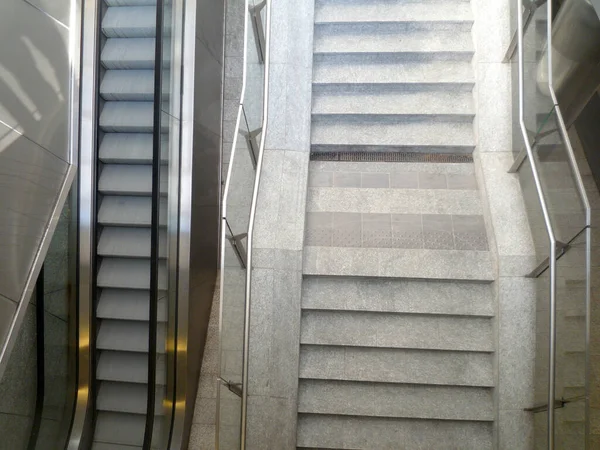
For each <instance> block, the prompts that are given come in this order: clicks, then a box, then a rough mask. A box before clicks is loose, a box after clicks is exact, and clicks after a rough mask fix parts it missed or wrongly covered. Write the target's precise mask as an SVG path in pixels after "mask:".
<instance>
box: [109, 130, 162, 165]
mask: <svg viewBox="0 0 600 450" xmlns="http://www.w3.org/2000/svg"><path fill="white" fill-rule="evenodd" d="M168 139H169V137H168V136H167V135H166V134H163V135H162V136H161V143H160V150H161V162H162V163H163V164H166V163H167V161H168V157H169V155H168V149H169V147H168V144H169V143H168ZM152 151H153V149H152V134H150V133H107V134H105V135H104V137H103V138H102V142H101V143H100V148H99V150H98V159H100V161H102V162H103V163H106V164H152Z"/></svg>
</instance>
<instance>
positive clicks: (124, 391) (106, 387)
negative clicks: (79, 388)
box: [96, 381, 164, 416]
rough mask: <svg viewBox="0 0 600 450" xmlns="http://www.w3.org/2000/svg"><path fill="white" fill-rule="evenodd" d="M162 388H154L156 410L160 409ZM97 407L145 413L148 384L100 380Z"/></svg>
mask: <svg viewBox="0 0 600 450" xmlns="http://www.w3.org/2000/svg"><path fill="white" fill-rule="evenodd" d="M163 392H164V388H163V387H162V386H158V387H157V388H156V406H155V408H156V412H157V413H159V412H160V411H161V410H162V400H163ZM96 402H97V405H96V406H97V409H98V410H99V411H112V412H120V413H129V414H140V415H144V416H145V415H146V406H147V402H148V386H146V385H143V384H139V383H116V382H112V381H102V382H101V383H100V387H99V389H98V398H97V400H96Z"/></svg>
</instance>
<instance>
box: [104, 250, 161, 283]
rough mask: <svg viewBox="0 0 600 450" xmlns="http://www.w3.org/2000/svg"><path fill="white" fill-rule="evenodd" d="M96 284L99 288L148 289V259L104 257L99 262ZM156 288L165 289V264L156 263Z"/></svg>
mask: <svg viewBox="0 0 600 450" xmlns="http://www.w3.org/2000/svg"><path fill="white" fill-rule="evenodd" d="M97 284H98V287H100V288H119V289H150V260H148V259H127V258H108V257H105V258H103V259H102V262H101V263H100V269H99V270H98V278H97ZM158 288H159V289H161V290H166V289H167V266H166V263H165V261H159V263H158Z"/></svg>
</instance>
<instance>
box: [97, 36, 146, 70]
mask: <svg viewBox="0 0 600 450" xmlns="http://www.w3.org/2000/svg"><path fill="white" fill-rule="evenodd" d="M154 51H155V48H154V38H109V39H107V41H106V44H104V48H103V49H102V53H101V55H100V61H101V62H102V65H103V66H104V67H106V68H107V69H149V70H152V69H154Z"/></svg>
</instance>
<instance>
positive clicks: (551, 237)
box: [517, 0, 556, 449]
mask: <svg viewBox="0 0 600 450" xmlns="http://www.w3.org/2000/svg"><path fill="white" fill-rule="evenodd" d="M549 3H550V2H549ZM517 6H518V11H522V9H523V0H517ZM517 42H518V45H517V47H518V48H517V54H518V68H519V69H518V70H519V126H520V128H521V133H522V134H523V140H524V141H525V149H526V150H527V157H528V158H529V162H530V164H531V171H532V173H533V180H534V183H535V189H536V191H537V194H538V197H539V199H540V205H541V207H542V214H543V216H544V224H545V226H546V231H547V233H548V240H549V244H550V350H549V377H548V378H549V381H548V386H549V388H548V404H549V405H553V404H554V377H555V356H556V347H555V344H556V236H555V234H554V229H553V227H552V222H551V220H550V213H549V211H548V205H547V202H546V197H545V195H544V191H543V189H542V182H541V180H540V175H539V172H538V167H537V161H536V160H535V158H534V157H533V149H532V148H531V144H530V143H529V136H528V135H527V128H526V127H525V98H524V97H525V95H524V94H525V87H524V72H525V71H524V62H523V59H524V55H523V17H522V15H521V14H517ZM548 448H549V449H553V448H554V408H550V409H549V410H548Z"/></svg>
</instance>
